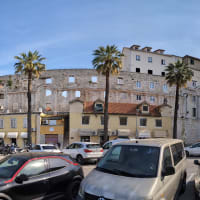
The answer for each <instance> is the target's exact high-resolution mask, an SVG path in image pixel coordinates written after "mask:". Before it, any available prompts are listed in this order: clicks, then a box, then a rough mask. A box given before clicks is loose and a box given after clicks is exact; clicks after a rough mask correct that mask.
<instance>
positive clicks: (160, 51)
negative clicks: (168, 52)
mask: <svg viewBox="0 0 200 200" xmlns="http://www.w3.org/2000/svg"><path fill="white" fill-rule="evenodd" d="M164 52H165V50H164V49H157V50H155V51H154V53H158V54H163V53H164Z"/></svg>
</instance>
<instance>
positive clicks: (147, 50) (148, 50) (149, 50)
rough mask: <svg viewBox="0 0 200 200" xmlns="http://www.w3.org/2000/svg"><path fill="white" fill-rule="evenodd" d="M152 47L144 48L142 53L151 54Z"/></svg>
mask: <svg viewBox="0 0 200 200" xmlns="http://www.w3.org/2000/svg"><path fill="white" fill-rule="evenodd" d="M151 49H152V47H144V48H142V51H146V52H151Z"/></svg>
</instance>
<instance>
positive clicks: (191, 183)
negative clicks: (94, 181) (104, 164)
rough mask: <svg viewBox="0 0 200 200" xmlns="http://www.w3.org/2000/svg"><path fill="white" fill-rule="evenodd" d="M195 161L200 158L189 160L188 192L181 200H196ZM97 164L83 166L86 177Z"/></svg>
mask: <svg viewBox="0 0 200 200" xmlns="http://www.w3.org/2000/svg"><path fill="white" fill-rule="evenodd" d="M195 159H199V160H200V158H194V157H192V158H188V159H187V189H186V192H185V193H184V194H183V195H182V196H181V197H180V198H179V200H195V197H194V189H193V187H194V176H195V173H196V171H197V166H196V165H194V164H193V162H194V160H195ZM95 166H96V165H95V164H87V165H84V166H83V170H84V175H85V176H87V175H88V173H89V172H90V171H91V170H92V169H94V168H95Z"/></svg>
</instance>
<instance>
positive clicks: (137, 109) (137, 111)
mask: <svg viewBox="0 0 200 200" xmlns="http://www.w3.org/2000/svg"><path fill="white" fill-rule="evenodd" d="M139 111H140V109H139V108H136V133H135V137H136V138H138V129H137V116H138V113H139Z"/></svg>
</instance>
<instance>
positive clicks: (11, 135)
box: [7, 132, 18, 138]
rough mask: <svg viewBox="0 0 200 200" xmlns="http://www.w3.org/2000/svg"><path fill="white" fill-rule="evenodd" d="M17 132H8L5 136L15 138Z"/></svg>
mask: <svg viewBox="0 0 200 200" xmlns="http://www.w3.org/2000/svg"><path fill="white" fill-rule="evenodd" d="M17 136H18V132H8V134H7V138H17Z"/></svg>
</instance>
